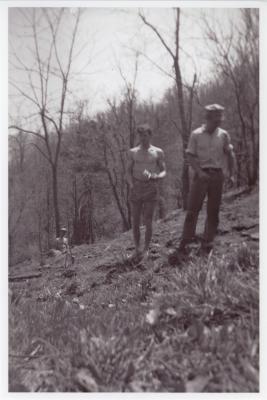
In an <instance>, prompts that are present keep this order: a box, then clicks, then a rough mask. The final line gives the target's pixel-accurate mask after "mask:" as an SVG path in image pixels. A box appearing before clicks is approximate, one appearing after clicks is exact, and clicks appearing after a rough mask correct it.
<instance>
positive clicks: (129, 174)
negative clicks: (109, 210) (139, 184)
mask: <svg viewBox="0 0 267 400" xmlns="http://www.w3.org/2000/svg"><path fill="white" fill-rule="evenodd" d="M133 164H134V161H133V157H132V152H131V150H129V151H128V154H127V167H126V180H127V183H128V184H129V186H130V188H132V187H133Z"/></svg>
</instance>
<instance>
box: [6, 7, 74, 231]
mask: <svg viewBox="0 0 267 400" xmlns="http://www.w3.org/2000/svg"><path fill="white" fill-rule="evenodd" d="M21 12H22V16H23V18H24V19H25V20H26V21H28V23H29V24H30V30H31V39H32V43H33V47H32V48H31V51H30V52H31V57H32V58H33V62H32V65H30V63H28V62H27V63H26V62H25V61H23V60H22V59H21V57H20V56H19V55H18V54H17V53H14V54H13V59H15V63H16V68H17V69H19V70H23V71H24V73H25V74H26V76H27V80H28V82H27V83H28V85H26V84H19V83H17V82H16V81H14V80H13V81H11V82H10V85H11V86H12V87H13V88H14V89H15V90H16V92H17V93H18V95H21V96H22V98H23V99H24V101H26V102H28V103H29V104H30V105H31V110H35V115H36V116H37V118H36V120H35V123H32V124H31V125H29V124H28V125H27V126H25V125H22V124H21V125H19V126H18V125H16V124H11V125H10V127H9V128H10V129H11V128H12V129H16V130H18V131H20V132H23V133H27V134H30V135H32V136H33V137H34V138H35V139H34V140H33V142H32V145H33V146H34V147H35V148H36V149H37V150H38V151H39V152H40V154H41V155H42V156H43V157H44V158H45V159H46V161H47V162H48V163H49V165H50V167H51V176H52V191H53V206H54V214H55V226H56V233H57V234H59V229H60V210H59V202H58V164H59V157H60V150H61V142H62V136H63V132H64V117H65V112H66V102H67V96H68V88H69V81H70V75H71V67H72V63H73V58H74V46H75V41H76V37H77V31H78V26H79V22H80V17H81V11H80V9H77V14H76V16H75V21H74V26H73V29H72V31H71V36H70V41H69V43H68V48H67V49H66V53H65V57H64V59H63V57H61V56H60V46H61V38H60V34H59V32H60V28H61V27H62V25H63V19H64V14H65V12H66V10H65V9H64V8H61V9H49V8H47V9H45V8H43V9H41V10H40V11H39V10H38V9H36V8H33V9H29V11H25V10H23V11H21ZM43 30H45V31H46V41H47V42H48V47H47V48H46V51H44V50H43V47H42V44H43V42H44V41H43V37H42V32H43ZM56 88H58V90H56V92H57V94H58V93H59V96H57V97H56V99H54V96H53V94H52V93H53V90H55V89H56Z"/></svg>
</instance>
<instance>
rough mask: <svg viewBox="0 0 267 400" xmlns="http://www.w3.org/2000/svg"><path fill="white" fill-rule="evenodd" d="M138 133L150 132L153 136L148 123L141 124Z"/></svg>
mask: <svg viewBox="0 0 267 400" xmlns="http://www.w3.org/2000/svg"><path fill="white" fill-rule="evenodd" d="M137 132H138V133H142V132H149V134H150V135H151V134H152V129H151V127H150V125H149V124H148V123H144V124H140V125H138V127H137Z"/></svg>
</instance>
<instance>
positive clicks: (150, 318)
mask: <svg viewBox="0 0 267 400" xmlns="http://www.w3.org/2000/svg"><path fill="white" fill-rule="evenodd" d="M158 317H159V310H157V309H154V310H150V311H149V312H148V313H147V315H146V322H147V323H148V324H149V325H155V324H156V322H157V320H158Z"/></svg>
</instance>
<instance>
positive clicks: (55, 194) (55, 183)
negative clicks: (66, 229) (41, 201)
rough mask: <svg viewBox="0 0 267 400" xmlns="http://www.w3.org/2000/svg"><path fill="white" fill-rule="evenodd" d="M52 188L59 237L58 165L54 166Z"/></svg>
mask: <svg viewBox="0 0 267 400" xmlns="http://www.w3.org/2000/svg"><path fill="white" fill-rule="evenodd" d="M52 188H53V203H54V213H55V225H56V235H57V236H59V232H60V213H59V205H58V181H57V165H56V164H54V165H53V166H52Z"/></svg>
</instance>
